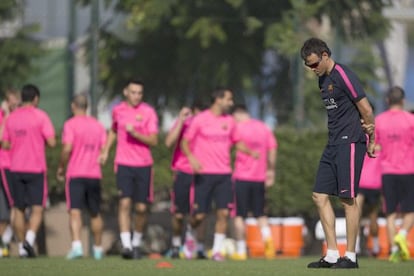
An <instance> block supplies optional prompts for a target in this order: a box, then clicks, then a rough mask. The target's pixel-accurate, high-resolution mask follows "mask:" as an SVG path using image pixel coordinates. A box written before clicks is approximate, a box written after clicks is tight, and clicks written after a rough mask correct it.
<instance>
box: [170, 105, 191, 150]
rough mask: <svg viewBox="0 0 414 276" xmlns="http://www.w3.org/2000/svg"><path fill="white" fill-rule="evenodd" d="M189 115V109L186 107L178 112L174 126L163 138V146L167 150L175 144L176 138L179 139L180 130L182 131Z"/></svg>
mask: <svg viewBox="0 0 414 276" xmlns="http://www.w3.org/2000/svg"><path fill="white" fill-rule="evenodd" d="M190 114H191V109H189V108H188V107H183V108H182V109H181V110H180V114H179V115H178V118H177V121H176V124H175V126H174V127H173V128H172V129H171V130H170V131H169V132H168V134H167V137H165V145H166V146H167V148H170V147H172V146H173V145H174V144H175V143H177V140H178V138H179V137H180V134H181V130H182V129H183V126H184V122H185V120H186V119H187V118H188V116H189V115H190Z"/></svg>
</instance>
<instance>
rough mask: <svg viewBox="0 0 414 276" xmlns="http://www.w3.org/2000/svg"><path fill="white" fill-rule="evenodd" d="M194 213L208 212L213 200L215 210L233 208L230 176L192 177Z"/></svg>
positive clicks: (205, 175)
mask: <svg viewBox="0 0 414 276" xmlns="http://www.w3.org/2000/svg"><path fill="white" fill-rule="evenodd" d="M194 191H195V198H194V205H193V209H194V212H195V213H207V212H209V211H210V208H211V202H212V200H213V198H214V203H215V207H216V209H232V208H233V204H232V203H233V198H234V196H233V187H232V182H231V175H230V174H197V175H195V176H194Z"/></svg>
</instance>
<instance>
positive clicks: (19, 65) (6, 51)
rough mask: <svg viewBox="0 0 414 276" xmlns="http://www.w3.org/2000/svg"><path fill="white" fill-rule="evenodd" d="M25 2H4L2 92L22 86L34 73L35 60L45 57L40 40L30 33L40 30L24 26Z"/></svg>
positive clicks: (0, 57)
mask: <svg viewBox="0 0 414 276" xmlns="http://www.w3.org/2000/svg"><path fill="white" fill-rule="evenodd" d="M22 8H23V2H22V1H18V0H6V1H1V4H0V25H2V26H1V27H2V29H3V31H2V33H1V37H0V53H1V54H0V75H1V78H0V90H1V91H4V90H5V89H7V88H10V87H14V86H16V85H18V84H19V83H20V82H21V81H23V80H24V79H25V78H27V77H28V76H29V75H30V73H31V72H32V70H33V66H32V61H33V58H35V57H37V56H39V55H40V54H41V50H40V47H39V46H38V43H36V41H34V40H32V39H31V38H30V34H31V33H33V32H34V31H36V29H37V28H36V26H34V25H32V26H21V23H20V21H19V20H20V19H19V15H20V14H21V11H22Z"/></svg>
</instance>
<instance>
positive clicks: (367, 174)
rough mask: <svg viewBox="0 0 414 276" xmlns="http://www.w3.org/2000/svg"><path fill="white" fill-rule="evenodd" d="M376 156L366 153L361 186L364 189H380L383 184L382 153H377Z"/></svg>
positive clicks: (360, 181)
mask: <svg viewBox="0 0 414 276" xmlns="http://www.w3.org/2000/svg"><path fill="white" fill-rule="evenodd" d="M375 155H376V156H377V157H376V158H371V157H369V156H368V154H365V158H364V165H363V166H362V171H361V178H360V180H359V187H360V188H364V189H372V190H379V189H381V186H382V180H381V163H380V154H379V153H375Z"/></svg>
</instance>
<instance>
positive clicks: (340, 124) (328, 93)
mask: <svg viewBox="0 0 414 276" xmlns="http://www.w3.org/2000/svg"><path fill="white" fill-rule="evenodd" d="M301 56H302V59H303V60H304V62H305V65H306V66H307V67H308V68H310V69H311V70H312V71H313V72H314V73H315V74H316V75H317V76H318V77H319V88H320V96H321V98H322V101H323V103H324V104H325V108H326V111H327V113H328V130H329V139H328V145H327V146H326V147H325V150H324V152H323V154H322V157H321V160H320V162H319V169H318V171H317V175H316V181H315V186H314V189H313V195H312V197H313V201H314V202H315V204H316V206H317V209H318V213H319V217H320V220H321V223H322V226H323V230H324V233H325V239H326V242H327V248H328V250H327V254H326V256H324V257H322V258H321V259H320V260H319V261H317V262H312V263H310V264H309V265H308V267H309V268H358V267H359V266H358V261H357V258H356V253H355V247H356V238H357V235H358V230H359V219H360V212H359V208H358V205H357V202H356V196H357V194H358V186H359V179H360V174H361V169H362V164H363V160H364V156H365V153H366V152H367V153H368V155H369V156H370V157H375V155H374V148H375V135H374V115H373V112H372V109H371V105H370V104H369V102H368V100H367V98H366V95H365V92H364V89H363V88H362V85H361V83H360V82H359V80H358V78H357V77H356V75H355V74H354V73H353V72H352V71H351V70H349V69H348V68H347V67H345V66H344V65H342V64H339V63H336V62H335V61H334V60H333V59H332V58H331V50H330V49H329V48H328V46H327V44H326V43H325V42H324V41H322V40H320V39H318V38H310V39H308V40H306V41H305V43H304V44H303V47H302V49H301ZM361 122H362V127H361ZM364 131H365V133H364ZM366 134H368V136H369V141H368V144H367V143H366ZM330 195H333V196H337V197H339V199H340V201H341V203H342V206H343V207H344V210H345V219H346V240H347V249H346V252H345V256H343V257H340V256H339V251H338V247H337V244H336V233H335V214H334V211H333V208H332V205H331V203H330V200H329V196H330Z"/></svg>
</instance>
